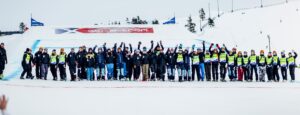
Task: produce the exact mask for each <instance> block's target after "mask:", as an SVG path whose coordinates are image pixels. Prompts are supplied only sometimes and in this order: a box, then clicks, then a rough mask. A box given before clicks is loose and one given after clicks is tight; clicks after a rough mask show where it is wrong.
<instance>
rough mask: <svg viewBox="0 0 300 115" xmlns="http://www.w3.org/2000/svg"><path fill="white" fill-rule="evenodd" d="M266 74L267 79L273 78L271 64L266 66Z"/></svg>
mask: <svg viewBox="0 0 300 115" xmlns="http://www.w3.org/2000/svg"><path fill="white" fill-rule="evenodd" d="M266 71H267V76H268V80H269V81H270V80H274V79H273V67H272V66H269V65H268V66H267V70H266Z"/></svg>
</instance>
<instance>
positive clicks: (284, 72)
mask: <svg viewBox="0 0 300 115" xmlns="http://www.w3.org/2000/svg"><path fill="white" fill-rule="evenodd" d="M279 66H280V70H281V75H282V80H283V82H286V81H287V67H288V60H287V57H286V56H285V51H282V52H281V58H280V63H279Z"/></svg>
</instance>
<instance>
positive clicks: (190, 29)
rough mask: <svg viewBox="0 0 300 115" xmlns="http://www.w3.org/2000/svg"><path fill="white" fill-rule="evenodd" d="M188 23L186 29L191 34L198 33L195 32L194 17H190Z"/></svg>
mask: <svg viewBox="0 0 300 115" xmlns="http://www.w3.org/2000/svg"><path fill="white" fill-rule="evenodd" d="M187 22H188V23H187V24H186V25H185V27H187V28H188V30H189V31H190V32H192V33H195V32H196V31H195V26H196V24H195V23H193V20H192V16H189V18H188V20H187Z"/></svg>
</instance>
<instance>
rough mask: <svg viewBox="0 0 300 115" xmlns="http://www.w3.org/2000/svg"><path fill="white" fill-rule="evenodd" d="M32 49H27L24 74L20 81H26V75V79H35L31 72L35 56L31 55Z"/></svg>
mask: <svg viewBox="0 0 300 115" xmlns="http://www.w3.org/2000/svg"><path fill="white" fill-rule="evenodd" d="M31 52H32V51H31V49H30V48H27V49H26V51H25V52H24V55H23V60H22V67H23V72H22V74H21V77H20V79H24V75H25V74H26V79H33V78H34V77H33V76H32V73H31V70H32V65H33V55H32V54H31Z"/></svg>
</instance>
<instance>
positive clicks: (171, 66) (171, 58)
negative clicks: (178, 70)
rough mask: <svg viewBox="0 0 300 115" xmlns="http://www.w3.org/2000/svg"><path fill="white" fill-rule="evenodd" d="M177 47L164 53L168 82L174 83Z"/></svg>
mask: <svg viewBox="0 0 300 115" xmlns="http://www.w3.org/2000/svg"><path fill="white" fill-rule="evenodd" d="M177 47H178V46H175V50H174V49H173V48H168V51H167V52H166V58H167V59H166V61H167V74H168V80H169V81H175V66H176V51H177Z"/></svg>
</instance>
